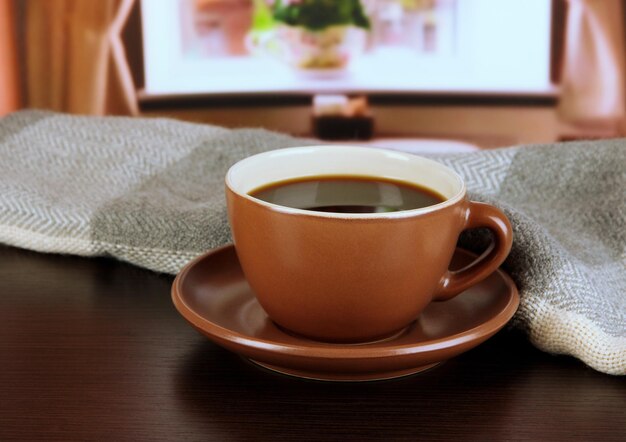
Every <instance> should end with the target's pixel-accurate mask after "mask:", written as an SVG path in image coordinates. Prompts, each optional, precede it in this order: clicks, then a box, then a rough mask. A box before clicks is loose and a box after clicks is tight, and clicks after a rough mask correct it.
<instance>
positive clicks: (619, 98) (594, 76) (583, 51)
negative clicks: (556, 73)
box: [558, 0, 626, 135]
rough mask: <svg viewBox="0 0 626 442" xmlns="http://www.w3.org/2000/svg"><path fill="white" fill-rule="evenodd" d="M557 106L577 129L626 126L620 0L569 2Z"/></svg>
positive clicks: (575, 0) (624, 52) (623, 42)
mask: <svg viewBox="0 0 626 442" xmlns="http://www.w3.org/2000/svg"><path fill="white" fill-rule="evenodd" d="M568 6H569V8H568V15H567V35H566V39H565V57H564V65H563V77H562V94H561V100H560V104H559V109H558V110H559V113H560V116H561V118H562V119H563V120H564V121H566V122H569V123H573V124H575V125H578V126H591V127H601V128H604V129H605V130H606V129H609V130H611V129H613V130H614V131H615V132H616V135H617V134H618V133H619V132H620V131H621V130H623V129H624V128H625V127H626V125H624V123H625V122H626V90H625V89H626V71H625V66H626V62H625V57H626V44H625V41H624V40H625V36H626V34H625V33H624V11H623V7H624V6H623V2H622V1H621V0H569V5H568Z"/></svg>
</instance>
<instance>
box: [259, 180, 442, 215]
mask: <svg viewBox="0 0 626 442" xmlns="http://www.w3.org/2000/svg"><path fill="white" fill-rule="evenodd" d="M249 194H250V195H251V196H253V197H255V198H258V199H260V200H263V201H267V202H268V203H273V204H278V205H281V206H286V207H293V208H296V209H304V210H315V211H318V212H338V213H382V212H397V211H399V210H411V209H419V208H421V207H427V206H432V205H433V204H439V203H441V202H443V201H445V198H444V197H443V196H441V195H439V194H438V193H437V192H435V191H434V190H431V189H428V188H425V187H421V186H418V185H416V184H411V183H405V182H402V181H395V180H390V179H381V178H369V177H352V176H319V177H314V178H299V179H295V180H286V181H279V182H276V183H271V184H268V185H266V186H262V187H259V188H257V189H254V190H253V191H251V192H250V193H249Z"/></svg>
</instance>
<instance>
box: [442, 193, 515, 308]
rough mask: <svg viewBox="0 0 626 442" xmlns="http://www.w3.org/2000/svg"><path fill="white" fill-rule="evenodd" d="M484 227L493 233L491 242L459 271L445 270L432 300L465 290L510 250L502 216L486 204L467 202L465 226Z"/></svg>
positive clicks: (509, 235) (510, 236)
mask: <svg viewBox="0 0 626 442" xmlns="http://www.w3.org/2000/svg"><path fill="white" fill-rule="evenodd" d="M478 227H486V228H488V229H489V230H491V231H492V232H493V233H494V237H495V238H494V239H495V241H494V242H493V243H492V244H491V245H490V246H489V248H487V250H485V251H484V252H483V254H482V255H481V256H479V257H478V259H476V261H474V262H472V263H471V264H468V265H467V266H465V267H464V268H462V269H460V270H454V271H450V270H448V271H447V272H446V274H445V275H444V277H443V278H442V279H441V283H440V286H439V290H437V292H436V293H435V296H434V297H433V300H434V301H445V300H448V299H451V298H453V297H455V296H456V295H458V294H459V293H461V292H463V291H464V290H467V289H468V288H469V287H471V286H472V285H474V284H476V283H478V282H480V281H482V280H483V279H485V278H486V277H487V276H489V275H490V274H491V273H493V272H494V271H495V270H496V269H497V268H498V267H499V266H500V264H502V263H503V262H504V260H505V259H506V257H507V255H508V254H509V252H510V251H511V245H512V243H513V229H512V227H511V223H510V222H509V220H508V219H507V217H506V215H505V214H504V213H502V211H501V210H500V209H497V208H495V207H493V206H491V205H489V204H484V203H477V202H474V201H470V202H469V207H468V209H467V215H466V221H465V227H464V228H463V230H465V229H475V228H478Z"/></svg>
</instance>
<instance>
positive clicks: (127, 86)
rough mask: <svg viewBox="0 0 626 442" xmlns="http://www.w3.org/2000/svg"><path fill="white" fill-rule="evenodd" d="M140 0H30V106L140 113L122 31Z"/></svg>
mask: <svg viewBox="0 0 626 442" xmlns="http://www.w3.org/2000/svg"><path fill="white" fill-rule="evenodd" d="M133 3H134V0H97V1H91V0H27V2H26V23H25V26H26V29H25V36H26V41H25V47H26V72H27V78H26V90H27V106H28V107H34V108H44V109H52V110H57V111H62V112H69V113H76V114H91V115H110V114H118V115H119V114H122V115H128V114H130V115H134V114H137V113H138V109H137V100H136V95H135V88H134V85H133V81H132V77H131V73H130V69H129V67H128V63H127V60H126V54H125V51H124V47H123V44H122V40H121V36H120V33H121V31H122V28H123V26H124V23H125V22H126V19H127V18H128V15H129V14H130V12H131V9H132V6H133Z"/></svg>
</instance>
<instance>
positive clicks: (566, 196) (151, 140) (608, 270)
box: [0, 111, 626, 375]
mask: <svg viewBox="0 0 626 442" xmlns="http://www.w3.org/2000/svg"><path fill="white" fill-rule="evenodd" d="M309 143H310V142H307V141H304V140H299V139H295V138H291V137H288V136H284V135H278V134H275V133H271V132H267V131H264V130H256V129H255V130H249V129H246V130H228V129H223V128H218V127H214V126H207V125H198V124H190V123H182V122H178V121H172V120H166V119H137V118H114V117H105V118H96V117H76V116H68V115H61V114H55V113H49V112H40V111H24V112H18V113H15V114H12V115H9V116H8V117H5V118H3V119H0V242H2V243H5V244H9V245H13V246H17V247H23V248H27V249H31V250H37V251H41V252H53V253H71V254H76V255H84V256H102V255H108V256H113V257H116V258H118V259H121V260H124V261H128V262H130V263H133V264H136V265H139V266H142V267H145V268H148V269H152V270H155V271H159V272H166V273H176V272H177V271H178V270H179V269H180V268H181V267H182V266H183V265H184V264H185V263H186V262H188V261H189V260H191V259H192V258H194V257H195V256H197V255H198V254H200V253H202V252H203V251H206V250H207V249H211V248H213V247H216V246H219V245H223V244H225V243H228V242H230V241H231V238H230V232H229V228H228V223H227V221H226V213H225V205H224V189H223V177H224V174H225V172H226V170H227V169H228V167H229V166H230V165H231V164H233V163H235V162H236V161H238V160H240V159H242V158H244V157H246V156H249V155H251V154H255V153H258V152H262V151H265V150H270V149H277V148H281V147H288V146H296V145H303V144H309ZM432 157H433V158H434V159H436V160H437V161H440V162H442V163H444V164H446V165H447V166H449V167H451V168H453V169H454V170H456V171H457V172H458V173H459V174H461V175H462V176H463V177H464V179H465V180H466V183H467V186H468V189H469V190H470V197H471V198H472V199H475V200H480V201H486V202H489V203H492V204H494V205H497V206H498V207H500V208H502V209H503V210H504V211H505V212H506V214H507V215H508V216H509V218H510V220H511V222H512V224H513V228H514V235H515V239H514V243H513V249H512V252H511V255H510V257H509V258H508V259H507V261H506V263H505V265H504V267H505V269H506V270H507V271H508V273H509V274H510V275H511V276H512V277H513V279H514V280H515V282H516V283H517V285H518V287H519V289H520V294H521V305H520V308H519V311H518V312H517V314H516V316H515V318H514V320H513V325H514V326H516V327H519V328H523V329H524V330H525V331H526V332H527V334H528V336H529V337H530V339H531V341H532V342H533V343H534V344H535V345H536V346H537V347H538V348H540V349H542V350H545V351H548V352H551V353H559V354H569V355H573V356H575V357H577V358H579V359H581V360H582V361H584V362H585V363H586V364H588V365H589V366H591V367H593V368H594V369H596V370H599V371H602V372H604V373H610V374H622V375H623V374H626V295H625V293H626V271H625V270H626V252H625V250H626V222H625V219H626V205H625V196H626V140H607V141H594V142H577V143H565V144H551V145H537V146H525V147H513V148H507V149H496V150H488V151H480V152H471V153H461V154H441V155H434V156H432ZM486 240H487V239H486V236H485V235H484V232H480V231H477V232H473V233H469V234H467V235H464V236H463V237H462V240H461V241H462V245H463V246H465V247H467V248H470V249H475V250H479V249H480V248H481V247H484V245H485V242H486Z"/></svg>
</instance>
